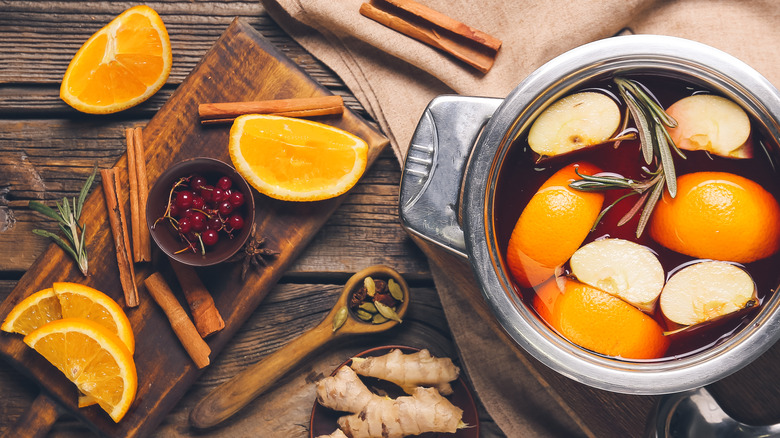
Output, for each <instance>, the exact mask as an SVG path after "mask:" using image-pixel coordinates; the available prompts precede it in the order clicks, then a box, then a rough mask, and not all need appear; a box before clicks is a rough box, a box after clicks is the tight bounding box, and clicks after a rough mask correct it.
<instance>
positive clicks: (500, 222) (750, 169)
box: [493, 77, 780, 357]
mask: <svg viewBox="0 0 780 438" xmlns="http://www.w3.org/2000/svg"><path fill="white" fill-rule="evenodd" d="M633 79H636V80H637V81H638V82H640V83H642V84H643V85H645V86H646V87H647V88H648V89H649V90H650V91H651V92H652V93H653V94H654V95H655V97H656V98H657V99H658V100H659V102H660V103H661V105H662V106H663V107H664V108H668V107H669V106H670V105H671V104H672V103H674V102H676V101H677V100H679V99H681V98H683V97H686V96H690V95H692V94H696V93H700V92H705V91H706V90H702V89H701V88H698V87H694V86H692V85H690V84H686V83H682V82H679V81H673V80H671V79H665V78H661V79H659V78H651V77H635V78H633ZM587 89H588V90H591V91H594V90H595V91H599V90H600V91H602V92H605V93H607V94H609V95H612V96H614V95H617V94H618V93H617V90H616V89H615V87H614V85H613V84H612V83H611V81H604V82H599V83H596V84H593V86H590V87H587ZM576 91H584V88H583V89H581V90H576ZM576 91H575V92H576ZM622 109H623V107H622V105H621V110H622ZM629 127H634V125H633V123H632V122H629ZM752 135H753V140H754V144H755V146H756V148H755V149H756V150H755V152H754V158H751V159H727V158H721V157H716V156H712V155H709V154H707V153H706V152H703V151H695V152H692V151H683V152H684V153H685V155H686V157H687V159H685V160H683V159H681V158H680V157H677V156H675V157H674V161H675V169H676V171H677V175H678V176H680V175H683V174H686V173H691V172H699V171H721V172H729V173H733V174H737V175H740V176H743V177H745V178H748V179H751V180H753V181H755V182H757V183H759V184H761V185H762V186H763V187H764V188H765V189H766V190H768V191H769V192H770V193H772V195H773V196H774V197H775V199H780V180H779V179H778V173H777V171H776V170H775V169H774V165H775V163H776V162H777V158H776V157H774V158H770V157H768V156H767V154H766V153H765V152H764V149H763V148H762V147H761V146H760V145H759V142H762V143H763V144H764V145H766V146H767V147H768V148H774V150H775V151H777V145H776V143H775V141H774V140H773V139H769V138H766V137H765V136H763V135H762V133H761V132H760V128H759V126H757V124H756V123H753V126H752ZM535 159H536V157H535V156H534V154H533V153H532V152H531V150H530V148H529V147H528V143H527V140H526V138H525V137H521V138H518V139H517V140H516V141H515V143H514V144H513V145H512V146H511V148H510V151H509V153H508V154H507V156H506V159H505V161H504V163H503V164H502V168H501V173H500V174H499V177H498V181H497V189H496V194H495V205H494V209H493V211H494V212H495V213H494V217H493V220H494V229H495V232H496V241H497V242H498V244H499V250H500V252H501V254H502V255H503V256H505V255H506V250H507V245H508V243H509V238H510V236H511V233H512V230H513V228H514V226H515V223H516V222H517V219H518V217H520V214H521V213H522V211H523V209H524V208H525V205H526V204H527V203H528V201H529V200H530V199H531V197H532V196H533V195H534V194H535V193H536V191H537V190H538V188H539V187H540V186H541V185H542V183H543V182H544V181H545V180H547V179H548V178H549V177H550V176H552V174H553V173H555V172H556V171H558V170H560V169H561V168H562V167H564V166H566V165H569V164H571V163H575V162H589V163H592V164H595V165H596V166H598V167H600V168H601V169H602V170H603V171H605V172H615V173H619V174H621V175H623V176H625V177H627V178H632V179H635V180H642V179H645V177H646V175H644V174H643V173H642V171H641V167H642V166H643V165H644V160H643V159H642V156H641V150H640V144H639V140H631V141H624V142H622V143H621V144H620V146H619V147H618V148H617V149H615V148H613V144H612V143H608V144H605V145H602V146H598V147H595V148H590V149H588V150H584V151H577V152H574V153H571V154H568V155H564V156H560V157H556V158H551V159H547V160H546V161H544V162H541V163H538V164H537V163H535ZM648 167H649V168H650V169H652V170H654V169H655V166H654V165H651V166H648ZM625 193H627V191H623V190H610V191H606V192H604V194H605V195H606V198H605V201H604V206H605V207H606V206H608V205H610V204H612V203H613V202H614V201H615V200H617V198H619V197H620V196H622V195H624V194H625ZM636 199H637V197H630V198H628V199H626V200H623V201H621V203H620V204H618V205H617V206H616V207H615V208H613V209H612V210H610V211H609V212H608V213H607V214H606V216H605V217H604V219H603V220H602V221H601V222H600V224H599V226H598V227H597V228H596V230H595V231H593V232H591V233H590V235H589V236H588V238H587V239H586V240H585V242H583V245H585V244H587V243H589V242H591V241H593V240H595V239H597V238H600V237H604V236H609V237H612V238H620V239H626V240H631V241H634V242H636V243H639V244H641V245H645V246H647V247H649V248H650V249H652V250H653V251H655V252H656V253H657V254H658V259H659V260H660V262H661V264H662V266H663V267H664V271H665V272H666V274H667V279H668V278H669V276H670V275H671V274H672V273H674V272H675V271H676V270H678V269H679V267H680V266H681V265H684V264H688V263H690V262H691V261H693V260H696V259H695V258H692V257H689V256H685V255H682V254H679V253H676V252H674V251H670V250H668V249H666V248H664V247H663V246H661V245H659V244H657V243H656V242H655V241H654V240H653V239H652V238H650V235H649V232H648V230H647V229H646V230H645V232H644V233H643V235H642V236H641V237H640V238H637V237H636V228H637V222H638V218H639V215H638V214H637V215H636V216H635V217H634V218H633V219H632V220H631V221H630V222H628V223H627V224H625V225H623V226H621V227H618V226H617V222H618V221H619V220H620V218H621V217H623V215H624V214H625V213H626V212H627V211H628V210H629V209H630V208H631V207H632V206H633V204H634V203H635V202H636ZM744 266H745V269H746V270H747V272H748V273H749V274H750V275H751V277H752V278H753V280H754V281H755V283H756V286H757V288H758V297H759V300H760V303H763V302H764V301H766V299H767V298H768V297H769V296H770V295H771V294H772V293H773V291H774V289H775V288H777V286H778V284H780V254H774V255H772V256H771V257H768V258H765V259H762V260H759V261H756V262H753V263H750V264H747V265H744ZM515 288H516V291H517V293H518V295H519V296H520V297H521V298H522V299H523V300H524V302H525V303H527V304H529V308H533V307H532V306H530V303H531V301H532V299H533V294H534V293H535V292H534V290H533V289H527V288H522V287H520V286H519V285H517V284H515ZM659 307H660V306H658V305H656V311H655V314H654V315H652V316H653V318H654V319H655V320H656V321H657V322H658V323H659V324H660V325H661V327H663V328H664V329H665V330H674V329H677V328H679V326H677V325H676V324H674V323H671V322H669V321H667V320H665V318H664V317H663V315H662V314H661V312H660V309H659ZM760 308H761V307H760V306H758V307H756V308H753V309H751V310H746V311H740V312H738V313H736V314H733V315H730V316H727V317H725V318H722V319H719V320H717V321H713V322H710V323H706V324H701V325H700V326H697V327H695V328H691V329H689V330H686V331H683V332H680V333H677V334H675V335H672V336H671V337H670V340H671V345H670V347H669V350H668V351H667V353H666V357H680V356H684V355H689V354H691V353H695V352H697V351H701V350H702V349H705V348H707V347H710V346H712V345H715V344H717V343H719V342H722V341H723V340H725V339H727V338H728V337H729V336H730V335H732V334H733V333H736V332H737V331H739V330H740V329H741V328H743V327H745V326H746V325H747V324H749V322H750V320H751V319H752V318H753V316H755V314H756V313H757V312H758V311H759V310H760Z"/></svg>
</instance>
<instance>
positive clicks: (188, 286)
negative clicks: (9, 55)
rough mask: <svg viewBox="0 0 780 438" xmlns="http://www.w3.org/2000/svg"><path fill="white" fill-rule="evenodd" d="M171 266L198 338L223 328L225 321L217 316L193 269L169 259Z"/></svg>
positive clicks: (216, 311) (214, 307) (217, 312)
mask: <svg viewBox="0 0 780 438" xmlns="http://www.w3.org/2000/svg"><path fill="white" fill-rule="evenodd" d="M171 266H173V272H175V273H176V278H178V279H179V285H181V289H182V292H184V298H185V299H186V300H187V304H189V306H190V313H192V319H193V321H195V328H197V329H198V333H200V336H201V337H202V338H205V337H207V336H209V335H211V334H213V333H215V332H218V331H220V330H222V329H223V328H225V321H224V320H223V319H222V315H220V314H219V310H217V306H216V305H215V304H214V299H213V298H212V297H211V294H210V293H209V291H208V290H207V289H206V287H205V286H204V285H203V283H202V282H201V281H200V278H199V277H198V273H197V272H195V269H193V268H192V267H190V266H187V265H184V264H181V263H179V262H177V261H176V260H173V259H171Z"/></svg>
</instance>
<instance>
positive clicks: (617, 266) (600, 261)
mask: <svg viewBox="0 0 780 438" xmlns="http://www.w3.org/2000/svg"><path fill="white" fill-rule="evenodd" d="M570 265H571V270H572V274H574V276H575V277H577V279H578V280H579V281H581V282H583V283H585V284H587V285H589V286H592V287H595V288H598V289H601V290H603V291H604V292H607V293H610V294H612V295H615V296H616V297H618V298H622V299H623V301H626V302H628V303H630V304H633V305H634V306H636V307H638V308H639V309H641V310H644V311H645V312H652V311H653V308H654V307H655V303H656V300H657V299H658V295H659V294H660V293H661V289H663V287H664V280H665V278H664V277H665V274H664V268H663V266H661V262H659V261H658V258H657V257H656V256H655V254H653V252H652V251H650V250H649V249H648V248H647V247H645V246H642V245H640V244H638V243H634V242H630V241H628V240H623V239H601V240H595V241H593V242H591V243H589V244H587V245H585V246H583V247H581V248H580V249H578V250H577V251H576V252H575V253H574V255H572V256H571V260H570Z"/></svg>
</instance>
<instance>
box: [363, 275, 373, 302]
mask: <svg viewBox="0 0 780 438" xmlns="http://www.w3.org/2000/svg"><path fill="white" fill-rule="evenodd" d="M363 285H364V286H365V287H366V293H367V294H368V296H369V297H373V296H374V294H375V293H376V283H374V279H373V278H371V277H366V278H365V279H364V280H363Z"/></svg>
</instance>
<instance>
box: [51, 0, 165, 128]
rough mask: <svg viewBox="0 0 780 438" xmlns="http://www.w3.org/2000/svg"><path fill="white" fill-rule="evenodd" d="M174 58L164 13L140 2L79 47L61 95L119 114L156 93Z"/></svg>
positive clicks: (82, 106)
mask: <svg viewBox="0 0 780 438" xmlns="http://www.w3.org/2000/svg"><path fill="white" fill-rule="evenodd" d="M171 63H172V56H171V42H170V40H169V38H168V31H167V30H166V29H165V25H164V24H163V22H162V20H161V19H160V16H159V15H157V12H155V11H154V10H153V9H152V8H150V7H148V6H143V5H142V6H135V7H133V8H130V9H128V10H126V11H124V12H122V13H121V14H119V16H117V17H116V18H114V19H113V20H112V21H111V22H110V23H108V24H107V25H106V26H105V27H103V28H102V29H100V30H99V31H97V32H96V33H95V34H94V35H92V36H91V37H90V38H89V39H88V40H87V42H85V43H84V45H83V46H81V48H80V49H79V51H78V52H76V55H75V56H74V57H73V59H72V60H71V61H70V64H69V65H68V69H67V70H66V71H65V76H64V77H63V78H62V85H61V87H60V98H62V100H64V101H65V103H67V104H68V105H70V106H72V107H73V108H75V109H77V110H79V111H82V112H85V113H90V114H108V113H115V112H117V111H121V110H124V109H127V108H130V107H132V106H134V105H137V104H139V103H141V102H143V101H145V100H146V99H148V98H149V97H151V96H152V95H153V94H154V93H156V92H157V90H159V89H160V88H161V87H162V86H163V84H165V81H166V80H167V79H168V75H169V74H170V72H171Z"/></svg>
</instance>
